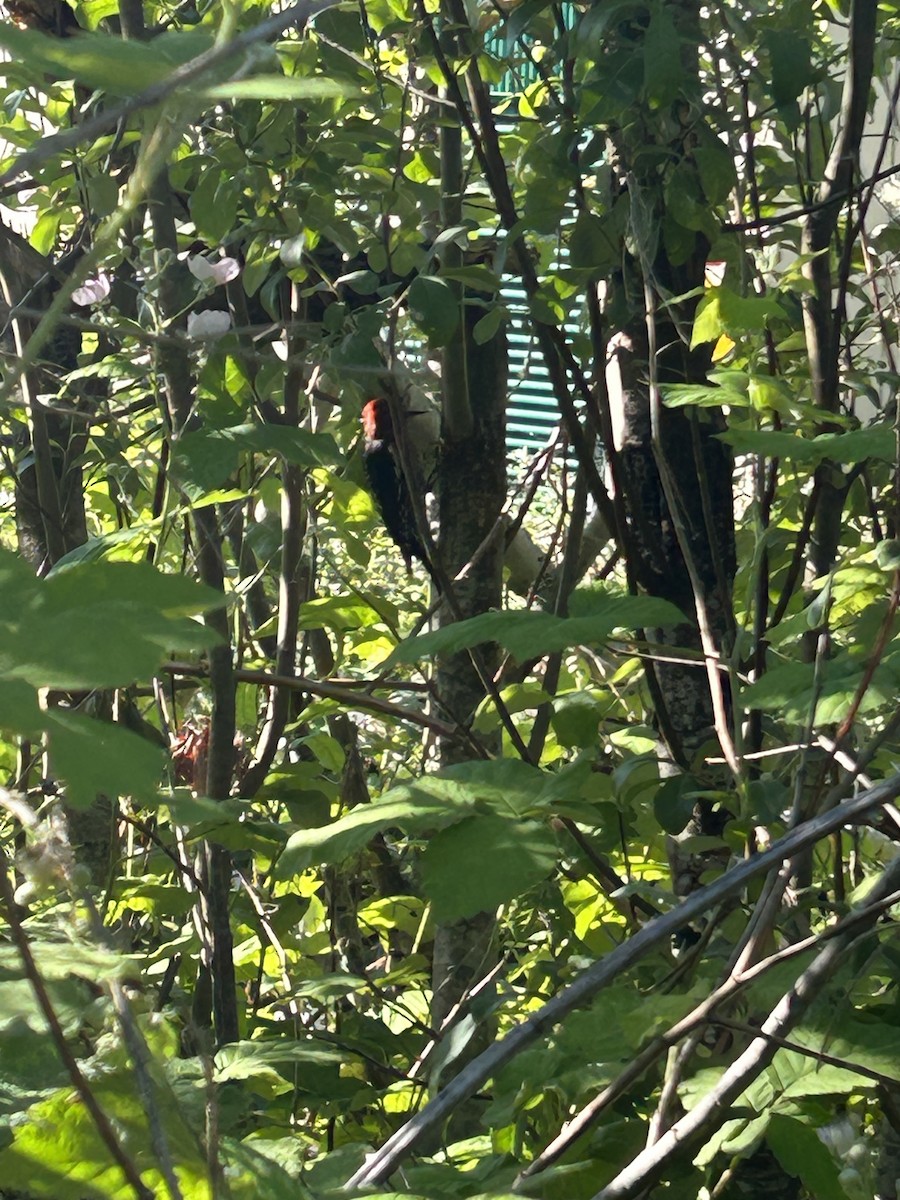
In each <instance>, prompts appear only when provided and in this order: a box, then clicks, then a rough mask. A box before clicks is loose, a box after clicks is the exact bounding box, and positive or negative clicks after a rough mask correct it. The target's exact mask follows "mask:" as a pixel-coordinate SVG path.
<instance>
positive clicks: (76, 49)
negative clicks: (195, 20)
mask: <svg viewBox="0 0 900 1200" xmlns="http://www.w3.org/2000/svg"><path fill="white" fill-rule="evenodd" d="M212 44H213V37H212V34H207V33H201V32H200V31H199V30H190V31H188V32H179V33H167V34H162V35H161V36H160V37H157V38H155V39H154V40H153V41H152V42H140V41H132V40H128V41H124V40H123V39H121V38H118V37H111V36H110V35H109V34H107V33H80V34H79V35H78V36H77V37H70V38H66V39H65V40H63V39H60V38H52V37H47V36H45V35H44V34H41V33H37V32H35V31H34V30H30V29H17V28H16V27H15V26H13V25H10V24H4V25H0V46H4V47H5V48H6V49H7V50H9V51H10V53H11V54H12V55H13V57H14V58H17V59H18V60H19V61H21V62H22V63H24V64H25V65H27V66H28V67H30V68H32V69H33V70H35V71H38V72H40V73H41V74H46V75H50V76H51V77H52V78H53V79H75V80H77V82H79V83H83V84H85V85H86V86H87V87H90V88H97V89H99V90H100V91H105V92H109V93H110V94H111V95H113V96H134V95H136V94H137V93H138V92H142V91H144V89H145V88H148V87H151V86H152V85H153V84H155V83H160V82H161V81H162V80H163V79H166V78H167V77H168V76H169V75H170V74H171V72H172V70H173V68H175V67H177V66H180V65H182V64H183V63H186V62H188V61H189V60H190V59H192V58H195V57H196V56H197V55H199V54H202V53H203V52H204V51H206V50H208V49H210V47H211V46H212Z"/></svg>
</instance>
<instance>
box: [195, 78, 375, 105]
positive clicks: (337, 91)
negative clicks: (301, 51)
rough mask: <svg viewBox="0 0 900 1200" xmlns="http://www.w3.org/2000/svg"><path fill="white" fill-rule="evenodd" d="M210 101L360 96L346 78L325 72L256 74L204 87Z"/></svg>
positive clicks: (324, 98) (329, 98) (317, 98)
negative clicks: (328, 74) (320, 73)
mask: <svg viewBox="0 0 900 1200" xmlns="http://www.w3.org/2000/svg"><path fill="white" fill-rule="evenodd" d="M202 94H203V95H204V96H207V97H208V98H209V99H211V100H333V99H346V98H348V97H351V96H354V97H355V96H359V95H361V93H360V90H359V88H358V87H355V86H354V85H353V84H351V83H350V81H349V80H347V79H329V78H326V77H325V76H324V75H313V76H309V77H304V76H302V75H254V76H252V78H250V79H234V80H232V81H231V82H230V83H216V84H213V85H212V86H211V87H207V88H204V89H203V91H202Z"/></svg>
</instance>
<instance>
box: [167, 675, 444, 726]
mask: <svg viewBox="0 0 900 1200" xmlns="http://www.w3.org/2000/svg"><path fill="white" fill-rule="evenodd" d="M160 673H161V674H163V675H174V676H176V677H177V676H185V677H187V678H198V679H205V678H207V677H208V675H209V667H208V666H207V665H206V664H205V663H185V662H168V663H163V665H162V666H161V667H160ZM234 677H235V679H236V680H237V681H238V682H240V683H258V684H259V685H260V686H261V687H278V688H289V689H291V690H292V691H295V692H309V694H310V695H311V696H321V697H322V699H323V700H337V701H338V702H339V703H340V704H343V705H345V706H346V707H347V708H352V709H356V710H362V711H363V712H375V713H380V714H381V715H382V716H385V717H391V718H393V719H394V720H397V721H408V722H409V723H410V724H411V725H418V726H419V727H420V728H422V729H428V730H430V731H431V732H432V733H436V734H439V735H440V736H441V737H457V738H461V737H463V736H464V735H463V731H462V730H461V728H460V727H459V726H458V725H450V724H448V723H447V722H446V721H441V720H439V719H438V718H437V717H431V716H429V715H428V713H424V712H418V711H417V710H416V709H414V708H404V707H403V705H402V704H394V703H392V701H390V700H382V699H379V697H378V696H370V695H368V694H367V693H365V692H358V691H357V690H356V688H355V687H349V686H346V685H344V686H339V685H338V684H334V683H326V682H324V681H323V680H320V679H310V678H309V677H308V676H306V675H275V674H273V673H272V672H271V671H250V670H246V669H241V668H239V669H236V670H235V672H234ZM361 686H364V685H363V683H360V684H357V685H356V687H361Z"/></svg>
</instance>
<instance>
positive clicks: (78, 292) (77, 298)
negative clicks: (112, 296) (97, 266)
mask: <svg viewBox="0 0 900 1200" xmlns="http://www.w3.org/2000/svg"><path fill="white" fill-rule="evenodd" d="M110 286H111V285H110V282H109V276H108V275H106V274H105V273H104V272H103V271H101V272H100V274H99V275H98V276H97V278H96V279H86V280H85V282H84V283H83V284H82V285H81V287H80V288H76V289H75V291H74V292H73V293H72V301H73V303H74V304H79V305H81V307H82V308H87V307H88V305H90V304H99V303H100V301H101V300H105V299H106V297H107V296H108V295H109V289H110Z"/></svg>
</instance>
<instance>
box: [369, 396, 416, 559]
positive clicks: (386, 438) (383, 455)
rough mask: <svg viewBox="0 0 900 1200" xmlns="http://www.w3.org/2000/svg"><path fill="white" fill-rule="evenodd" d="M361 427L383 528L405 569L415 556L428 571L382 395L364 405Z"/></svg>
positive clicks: (392, 427) (372, 488)
mask: <svg viewBox="0 0 900 1200" xmlns="http://www.w3.org/2000/svg"><path fill="white" fill-rule="evenodd" d="M409 415H413V414H409ZM362 428H363V446H362V460H363V466H364V468H365V472H366V478H367V480H368V483H369V490H370V491H371V493H372V497H373V499H374V501H375V504H376V506H377V507H378V511H379V512H380V513H381V518H382V520H383V521H384V526H385V529H386V530H387V531H388V534H389V535H390V537H391V540H392V541H393V542H394V543H395V545H396V546H397V548H398V550H399V551H400V553H401V554H402V555H403V561H404V562H405V563H406V569H407V571H411V570H412V563H413V559H414V558H415V559H418V560H419V562H421V563H423V564H424V566H425V567H426V569H427V570H428V572H429V574H430V573H431V562H430V559H429V557H428V553H427V551H426V550H425V547H424V546H423V545H422V539H421V538H420V537H419V531H418V529H417V527H416V511H415V507H414V505H413V499H412V495H411V494H410V490H409V484H408V482H407V479H406V475H405V474H404V472H403V467H402V464H401V462H400V458H399V455H398V453H397V439H396V435H395V432H394V421H393V417H392V416H391V408H390V405H389V404H388V402H387V400H386V399H385V398H384V397H383V396H377V397H375V398H374V399H372V400H369V401H368V402H367V403H366V404H365V405H364V407H363V410H362Z"/></svg>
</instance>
